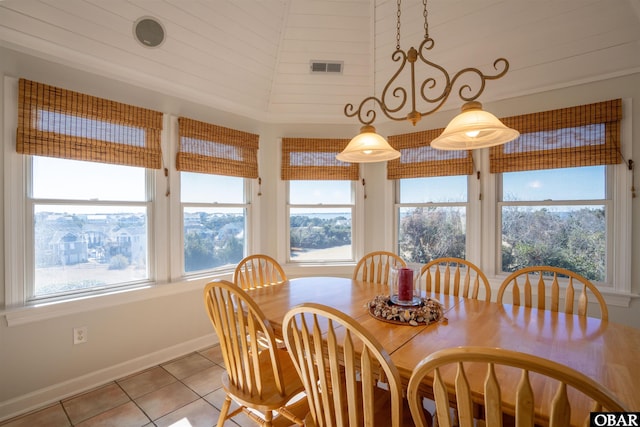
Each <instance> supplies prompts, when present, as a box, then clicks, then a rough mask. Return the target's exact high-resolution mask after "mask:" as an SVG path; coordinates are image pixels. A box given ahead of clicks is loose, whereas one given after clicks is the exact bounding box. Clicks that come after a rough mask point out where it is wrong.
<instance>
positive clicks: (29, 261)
mask: <svg viewBox="0 0 640 427" xmlns="http://www.w3.org/2000/svg"><path fill="white" fill-rule="evenodd" d="M23 156H24V158H25V161H24V165H23V166H24V167H23V173H24V180H25V182H26V183H27V186H26V189H25V192H24V194H25V197H24V206H25V215H24V218H25V226H24V243H25V244H24V247H25V252H24V261H23V263H24V277H25V280H24V287H23V289H24V302H25V303H26V304H30V303H41V302H55V301H64V300H67V299H74V298H81V297H87V296H95V295H101V294H104V293H109V292H115V291H120V290H126V289H134V288H138V287H140V286H145V285H147V284H148V283H150V282H153V281H154V278H153V275H154V272H155V248H154V245H153V241H154V240H153V235H152V233H151V231H152V230H151V218H153V211H154V205H153V203H152V201H151V200H150V199H151V197H150V194H149V190H151V191H153V188H154V185H153V179H154V178H153V172H154V171H153V170H152V169H148V168H145V173H144V180H145V183H144V185H145V192H146V194H145V200H144V201H139V202H134V201H118V200H115V201H114V200H108V201H92V200H85V199H37V198H34V197H32V190H33V187H32V182H31V178H32V176H33V159H34V156H30V155H23ZM70 161H76V160H70ZM36 205H58V206H61V205H62V206H64V205H68V206H78V205H80V206H96V207H97V206H100V205H106V206H133V207H144V208H145V209H146V234H147V239H146V241H147V278H146V279H143V280H132V281H129V282H120V283H116V284H111V285H106V286H102V287H99V288H97V289H89V290H86V291H75V292H74V291H72V292H68V293H65V294H60V295H52V296H42V297H35V274H34V273H35V258H34V255H35V251H34V250H33V249H34V248H33V246H31V247H29V245H28V244H27V242H34V241H35V233H34V230H35V217H34V206H36ZM28 224H31V226H28Z"/></svg>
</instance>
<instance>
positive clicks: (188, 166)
mask: <svg viewBox="0 0 640 427" xmlns="http://www.w3.org/2000/svg"><path fill="white" fill-rule="evenodd" d="M178 127H179V131H178V133H179V136H180V148H179V149H178V156H177V158H176V168H177V169H178V170H179V171H186V172H199V173H210V174H216V175H227V176H238V177H243V178H257V177H258V145H259V142H258V139H259V136H258V135H255V134H252V133H248V132H242V131H239V130H235V129H229V128H226V127H222V126H217V125H213V124H210V123H204V122H199V121H197V120H192V119H188V118H185V117H180V118H178Z"/></svg>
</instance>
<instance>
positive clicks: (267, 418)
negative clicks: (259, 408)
mask: <svg viewBox="0 0 640 427" xmlns="http://www.w3.org/2000/svg"><path fill="white" fill-rule="evenodd" d="M272 421H273V411H267V413H266V414H264V426H265V427H271V422H272Z"/></svg>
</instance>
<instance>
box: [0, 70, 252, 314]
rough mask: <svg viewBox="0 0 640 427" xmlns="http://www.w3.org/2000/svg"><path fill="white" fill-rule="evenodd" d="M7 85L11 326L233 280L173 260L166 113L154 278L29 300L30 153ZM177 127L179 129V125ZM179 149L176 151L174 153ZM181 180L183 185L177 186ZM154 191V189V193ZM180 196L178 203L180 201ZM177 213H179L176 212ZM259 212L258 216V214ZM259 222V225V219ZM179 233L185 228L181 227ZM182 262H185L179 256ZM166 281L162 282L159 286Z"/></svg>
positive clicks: (11, 85)
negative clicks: (20, 145) (19, 141)
mask: <svg viewBox="0 0 640 427" xmlns="http://www.w3.org/2000/svg"><path fill="white" fill-rule="evenodd" d="M3 86H4V99H3V101H2V102H4V117H3V119H4V133H3V137H4V140H3V148H2V150H3V154H4V159H3V160H4V219H5V221H4V232H5V247H6V248H11V250H5V295H4V297H5V299H4V303H5V309H4V310H2V311H0V316H4V317H5V319H6V322H7V325H8V326H9V327H13V326H18V325H23V324H28V323H32V322H40V321H43V320H47V319H53V318H57V317H61V316H67V315H72V314H76V313H82V312H91V311H94V310H99V309H103V308H107V307H113V306H118V305H122V304H128V303H132V302H136V301H145V300H149V299H151V298H159V297H165V296H170V295H177V294H183V293H188V292H194V291H199V290H201V289H202V287H203V286H204V285H205V284H206V283H207V282H209V281H211V280H213V279H225V280H232V273H229V272H220V273H218V274H213V275H209V276H205V277H200V278H190V279H185V278H181V277H179V272H180V265H179V264H178V267H177V268H176V267H175V266H174V265H173V264H174V261H175V258H176V257H175V256H171V255H172V254H171V252H170V249H169V248H171V247H173V246H174V245H172V242H176V241H180V240H179V238H178V239H177V240H176V237H175V233H176V227H171V226H170V224H171V223H172V221H171V219H172V218H179V212H180V203H179V191H176V192H175V193H174V192H171V191H170V189H171V188H179V181H176V177H177V171H176V170H175V167H173V165H169V160H168V159H174V158H175V151H173V150H176V151H177V144H176V143H175V142H174V143H172V145H171V147H170V146H169V145H170V144H171V141H176V140H177V139H176V138H172V137H170V136H169V135H170V132H172V131H173V130H174V129H173V127H172V126H171V123H170V117H169V116H168V115H166V114H165V115H164V126H163V131H162V136H161V141H162V152H163V160H164V165H165V167H167V169H168V171H169V173H168V176H165V174H164V171H163V170H160V171H157V172H148V173H151V174H152V175H153V176H154V178H155V179H154V180H147V184H148V185H149V186H151V188H149V191H153V192H154V193H153V203H154V208H153V209H152V210H151V211H150V213H149V218H148V222H149V225H150V226H149V229H150V231H149V234H150V242H149V244H150V250H151V253H150V254H149V264H150V267H149V268H150V280H149V281H148V282H147V283H145V284H142V285H140V286H137V287H134V288H128V289H112V290H110V291H107V292H104V293H100V294H92V295H83V296H75V297H74V296H71V297H69V298H68V299H65V300H58V301H50V302H37V303H29V304H27V303H25V287H24V283H25V267H24V266H25V264H24V254H25V253H26V248H25V244H26V243H25V239H24V236H23V234H24V227H25V220H24V218H25V215H24V212H25V207H26V188H27V183H26V182H25V179H24V178H25V172H26V167H27V162H28V161H29V160H28V158H27V156H24V155H21V154H18V153H17V152H16V149H15V140H16V129H17V122H18V108H17V104H16V102H15V100H17V99H18V79H17V78H15V77H10V76H5V79H4V81H3ZM176 132H177V130H176ZM169 153H173V155H171V154H169ZM176 185H178V186H177V187H176ZM148 194H149V193H148ZM175 199H177V200H178V203H176V202H174V200H175ZM176 215H177V216H176ZM256 216H257V215H253V217H254V218H255V217H256ZM254 226H255V224H254ZM157 230H171V231H170V232H155V231H157ZM177 233H178V236H179V235H180V230H177ZM178 262H180V261H178ZM175 271H178V276H177V277H173V276H172V272H175ZM159 285H161V286H159Z"/></svg>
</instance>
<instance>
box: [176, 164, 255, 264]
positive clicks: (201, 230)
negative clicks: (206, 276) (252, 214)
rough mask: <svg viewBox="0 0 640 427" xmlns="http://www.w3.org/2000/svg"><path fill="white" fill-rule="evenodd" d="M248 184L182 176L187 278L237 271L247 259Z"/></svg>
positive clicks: (218, 177)
mask: <svg viewBox="0 0 640 427" xmlns="http://www.w3.org/2000/svg"><path fill="white" fill-rule="evenodd" d="M245 181H246V180H245V179H244V178H239V177H234V176H224V175H209V174H199V173H192V172H181V173H180V195H181V198H182V218H183V222H182V223H183V236H184V246H183V247H184V272H185V273H186V274H190V273H195V272H200V271H206V270H213V269H218V268H233V267H235V265H236V264H237V263H238V262H239V261H240V260H242V258H244V255H245V253H246V252H245V247H246V234H247V233H246V230H247V220H246V219H247V211H248V204H247V203H246V201H245V194H246V191H245V188H244V187H245Z"/></svg>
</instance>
